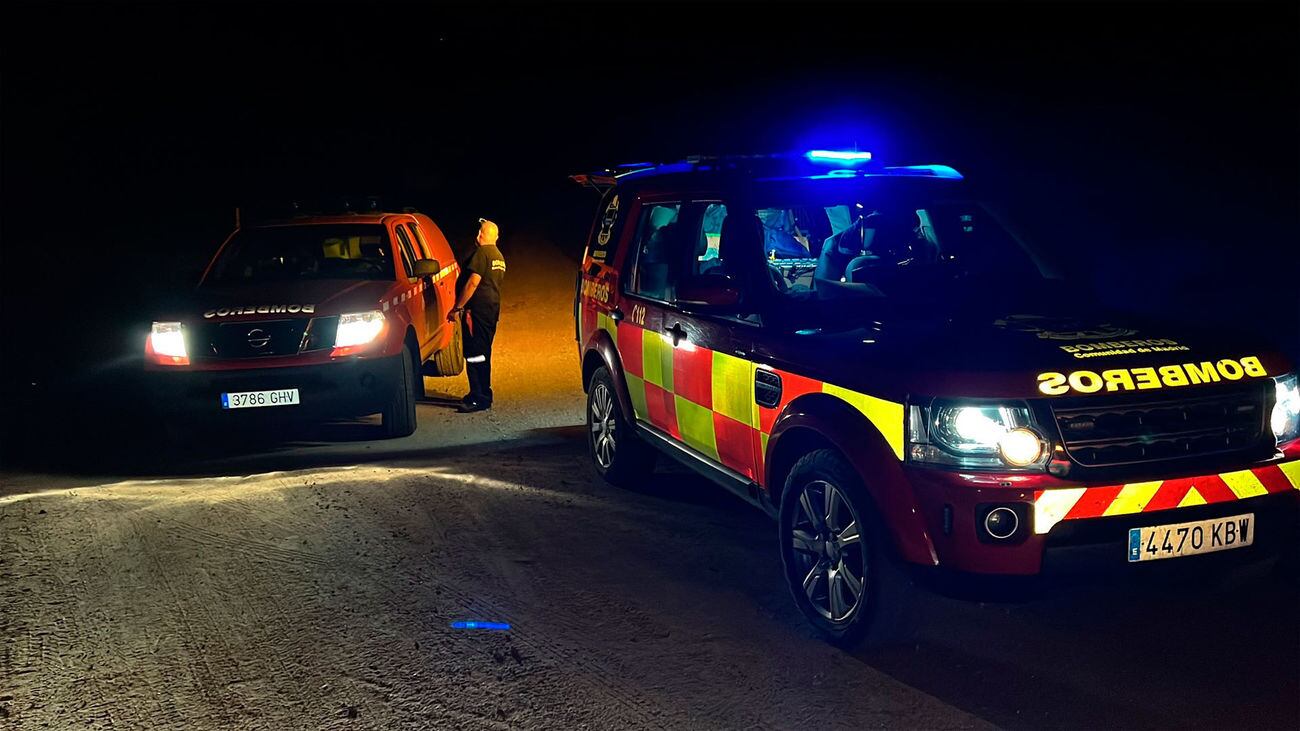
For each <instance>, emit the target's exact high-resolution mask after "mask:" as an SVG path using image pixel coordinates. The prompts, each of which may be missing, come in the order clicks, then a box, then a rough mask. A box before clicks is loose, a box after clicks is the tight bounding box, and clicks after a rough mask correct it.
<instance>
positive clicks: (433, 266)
mask: <svg viewBox="0 0 1300 731" xmlns="http://www.w3.org/2000/svg"><path fill="white" fill-rule="evenodd" d="M440 271H442V267H440V266H438V260H437V259H420V260H419V261H417V262H415V276H417V277H432V276H434V275H436V274H437V273H438V272H440Z"/></svg>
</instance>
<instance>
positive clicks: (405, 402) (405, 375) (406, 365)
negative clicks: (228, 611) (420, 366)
mask: <svg viewBox="0 0 1300 731" xmlns="http://www.w3.org/2000/svg"><path fill="white" fill-rule="evenodd" d="M400 360H401V367H400V369H399V371H398V376H397V379H396V380H395V381H394V382H393V384H392V392H391V395H390V396H389V399H388V405H387V406H385V407H384V410H383V413H382V414H380V420H381V423H382V424H383V426H384V437H386V438H388V439H395V438H397V437H409V436H410V435H411V434H414V433H415V396H416V393H417V389H419V390H423V389H424V382H423V381H422V380H420V381H417V379H418V378H419V377H420V376H419V374H418V373H416V370H415V356H414V355H413V354H412V353H411V346H410V345H404V346H402V357H401V359H400Z"/></svg>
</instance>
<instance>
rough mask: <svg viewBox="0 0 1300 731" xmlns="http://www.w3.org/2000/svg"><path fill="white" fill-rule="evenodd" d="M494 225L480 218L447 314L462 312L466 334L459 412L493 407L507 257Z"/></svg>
mask: <svg viewBox="0 0 1300 731" xmlns="http://www.w3.org/2000/svg"><path fill="white" fill-rule="evenodd" d="M498 234H499V231H498V229H497V225H496V224H495V223H492V222H491V221H489V220H487V219H486V218H480V219H479V220H478V236H476V237H475V238H474V241H475V242H477V244H478V246H477V247H475V249H474V255H473V256H471V257H470V260H469V263H468V264H466V265H465V266H464V267H462V268H461V271H460V281H459V282H457V283H456V289H457V290H458V291H459V292H460V296H459V297H457V298H456V307H455V309H453V310H452V311H451V312H450V313H448V315H447V321H448V322H453V321H454V320H455V318H456V316H457V315H458V314H459V315H460V316H461V327H462V328H463V330H464V334H465V370H466V372H467V374H468V375H469V394H468V395H467V396H465V398H464V399H462V400H461V406H460V410H461V412H462V413H469V412H471V411H486V410H487V409H490V408H492V338H493V337H494V336H495V335H496V333H497V319H498V318H500V317H501V280H502V279H503V278H504V277H505V275H506V259H505V257H503V256H501V250H500V249H498V248H497V236H498Z"/></svg>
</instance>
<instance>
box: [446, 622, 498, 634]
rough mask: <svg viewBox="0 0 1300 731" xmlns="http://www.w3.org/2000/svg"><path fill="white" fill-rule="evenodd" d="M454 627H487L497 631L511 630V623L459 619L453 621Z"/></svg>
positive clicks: (452, 625) (452, 626)
mask: <svg viewBox="0 0 1300 731" xmlns="http://www.w3.org/2000/svg"><path fill="white" fill-rule="evenodd" d="M451 628H452V629H487V630H495V631H497V632H506V631H509V629H510V625H508V624H506V623H505V622H479V621H477V620H472V619H471V620H463V619H459V620H456V621H455V622H452V623H451Z"/></svg>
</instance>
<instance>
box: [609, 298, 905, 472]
mask: <svg viewBox="0 0 1300 731" xmlns="http://www.w3.org/2000/svg"><path fill="white" fill-rule="evenodd" d="M597 325H598V327H600V328H601V329H603V330H605V331H606V332H607V333H609V335H610V337H611V338H613V340H614V342H615V344H616V345H617V347H618V353H619V357H620V358H621V359H622V361H623V375H624V378H625V380H626V382H627V390H628V396H629V397H630V398H631V401H632V409H633V411H634V412H635V413H636V416H637V418H638V419H640V420H641V421H644V422H647V423H649V424H650V425H652V426H654V427H655V428H656V429H659V430H660V431H662V432H664V433H665V434H668V435H670V436H672V437H673V438H674V439H677V440H680V441H681V442H682V443H684V444H686V445H687V446H689V447H691V448H692V449H694V450H696V451H698V452H699V453H701V454H703V455H704V456H706V457H708V458H709V459H712V460H714V461H716V462H718V463H720V464H722V465H723V466H725V467H727V468H729V469H731V470H734V471H736V472H738V473H740V474H742V475H744V476H745V477H748V478H749V479H752V480H754V481H755V482H757V483H759V484H762V483H763V458H764V455H765V454H766V452H767V440H768V436H769V435H770V434H771V432H772V427H773V426H774V425H775V423H776V419H777V417H778V416H779V415H780V413H781V411H782V410H783V409H784V408H785V407H786V405H787V404H789V403H790V402H791V401H793V400H794V399H796V398H798V397H800V396H802V395H804V394H808V393H826V394H829V395H832V396H835V397H837V398H839V399H841V400H843V401H845V402H846V403H848V404H849V405H851V406H853V407H854V408H856V409H857V410H858V411H860V412H861V413H862V414H863V415H864V416H866V417H867V419H868V420H870V421H871V423H872V424H874V425H875V426H876V428H877V429H878V430H880V433H881V434H882V435H884V437H885V440H886V441H887V442H888V443H889V446H890V447H891V449H892V450H893V451H894V454H895V456H896V457H898V459H900V460H901V459H902V458H903V405H902V404H898V403H894V402H891V401H885V400H883V399H878V398H875V397H873V396H868V395H867V394H863V393H858V392H856V391H852V390H849V389H846V388H841V387H839V386H835V385H833V384H829V383H825V382H823V381H817V380H814V379H811V378H805V377H803V376H799V375H796V374H793V373H788V372H785V371H781V370H776V369H772V370H773V372H775V373H777V374H778V375H780V376H781V381H782V397H781V403H779V404H777V405H776V406H775V407H773V408H767V407H762V406H759V405H758V403H757V402H756V401H755V400H754V371H755V370H756V369H757V368H759V367H760V366H758V365H757V364H755V363H754V362H753V361H749V360H745V359H743V358H738V357H736V356H734V355H731V354H729V353H723V352H721V351H717V350H709V349H708V348H703V347H700V346H699V345H696V344H694V343H690V342H686V341H683V342H681V343H678V344H677V345H676V346H674V345H673V343H672V341H671V340H670V339H668V337H667V336H666V335H664V334H661V333H658V332H655V331H653V330H649V329H646V328H642V327H638V326H636V325H633V324H631V323H628V322H627V321H623V322H621V323H616V322H615V321H614V320H612V319H610V318H609V317H607V316H606V315H605V314H603V313H601V314H599V315H598V316H597Z"/></svg>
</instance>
